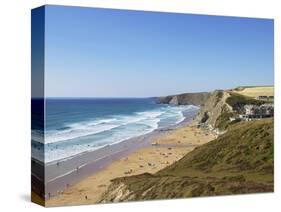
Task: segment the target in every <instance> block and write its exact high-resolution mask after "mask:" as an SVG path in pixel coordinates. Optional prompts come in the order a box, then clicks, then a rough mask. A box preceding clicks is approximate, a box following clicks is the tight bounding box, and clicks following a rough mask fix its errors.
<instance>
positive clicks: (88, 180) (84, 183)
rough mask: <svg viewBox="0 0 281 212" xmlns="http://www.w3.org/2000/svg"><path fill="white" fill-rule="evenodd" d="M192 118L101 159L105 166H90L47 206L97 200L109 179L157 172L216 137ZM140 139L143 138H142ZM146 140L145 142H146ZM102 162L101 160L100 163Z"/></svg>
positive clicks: (85, 202) (48, 201)
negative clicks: (78, 179)
mask: <svg viewBox="0 0 281 212" xmlns="http://www.w3.org/2000/svg"><path fill="white" fill-rule="evenodd" d="M193 118H194V116H193V117H192V118H191V119H187V118H186V119H185V120H184V121H183V122H181V123H180V124H178V126H176V127H173V129H169V130H165V131H164V130H163V131H160V132H155V133H154V135H153V136H151V135H149V136H147V138H145V139H143V140H142V141H143V142H141V143H142V145H135V144H136V143H138V142H136V140H134V142H136V143H134V145H135V147H136V148H134V149H130V151H126V150H125V151H124V152H122V153H121V154H117V157H114V156H113V157H111V158H110V159H107V160H106V163H104V164H103V163H102V167H98V168H97V167H96V169H94V170H93V168H94V167H90V166H89V167H88V171H89V170H91V172H90V173H88V176H87V177H84V179H81V180H80V181H79V182H76V183H74V184H73V185H69V186H68V187H67V189H65V190H64V191H62V192H59V193H58V195H56V196H52V197H51V198H50V199H49V198H47V200H46V206H49V207H51V206H60V205H77V204H93V203H97V202H98V201H99V200H100V199H99V198H100V196H101V195H102V193H103V192H104V191H105V190H106V188H107V187H108V185H109V184H110V180H112V179H114V178H117V177H122V176H130V175H135V174H141V173H145V172H149V173H155V172H157V171H159V170H161V169H163V168H165V167H167V166H169V165H171V164H172V163H174V162H176V161H177V160H179V159H181V158H182V157H183V156H184V155H186V154H187V153H188V152H190V151H192V150H193V149H194V148H195V147H197V146H199V145H202V144H204V143H207V142H209V141H211V140H212V139H214V135H213V134H211V133H210V132H207V131H204V130H202V129H200V128H197V126H196V124H194V122H193V121H192V120H193ZM140 141H141V140H140ZM143 144H145V145H143ZM100 164H101V163H100Z"/></svg>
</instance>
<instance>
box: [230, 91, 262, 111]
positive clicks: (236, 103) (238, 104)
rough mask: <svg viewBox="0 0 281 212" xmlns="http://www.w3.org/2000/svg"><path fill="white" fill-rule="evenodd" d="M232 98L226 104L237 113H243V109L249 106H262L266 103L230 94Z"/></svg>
mask: <svg viewBox="0 0 281 212" xmlns="http://www.w3.org/2000/svg"><path fill="white" fill-rule="evenodd" d="M229 94H230V97H228V98H227V99H226V103H227V104H229V105H230V106H231V107H232V108H233V109H234V110H236V111H237V112H241V111H242V110H243V107H244V106H245V105H247V104H251V105H262V104H264V103H266V102H265V101H261V100H257V99H254V98H251V97H247V96H243V95H240V94H237V93H234V92H229Z"/></svg>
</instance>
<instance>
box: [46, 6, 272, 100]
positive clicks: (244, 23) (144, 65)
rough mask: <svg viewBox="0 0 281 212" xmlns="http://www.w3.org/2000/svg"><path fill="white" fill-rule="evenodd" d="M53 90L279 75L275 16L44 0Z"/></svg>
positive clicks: (172, 89)
mask: <svg viewBox="0 0 281 212" xmlns="http://www.w3.org/2000/svg"><path fill="white" fill-rule="evenodd" d="M45 14H46V16H45V21H46V23H45V24H46V25H45V39H46V40H45V79H46V80H45V93H46V96H48V97H147V96H162V95H169V94H177V93H183V92H197V91H211V90H214V89H226V88H233V87H236V86H241V85H272V84H273V82H274V70H273V69H274V61H273V57H274V55H273V47H274V44H273V42H274V41H273V34H274V33H273V30H274V29H273V28H274V27H273V25H274V24H273V20H270V19H252V18H251V19H250V18H237V17H220V16H202V15H189V14H178V13H156V12H143V11H129V10H110V9H94V8H83V7H64V6H47V7H46V11H45Z"/></svg>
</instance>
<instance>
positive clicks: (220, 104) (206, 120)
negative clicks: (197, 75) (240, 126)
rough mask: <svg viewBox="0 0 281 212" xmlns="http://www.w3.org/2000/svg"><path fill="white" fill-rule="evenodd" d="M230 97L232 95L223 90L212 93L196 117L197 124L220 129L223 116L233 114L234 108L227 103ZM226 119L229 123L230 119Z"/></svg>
mask: <svg viewBox="0 0 281 212" xmlns="http://www.w3.org/2000/svg"><path fill="white" fill-rule="evenodd" d="M229 96H230V94H229V93H228V92H226V91H223V90H216V91H214V92H212V93H211V95H210V96H209V98H208V99H207V100H206V101H205V103H204V105H203V106H202V107H201V109H200V111H199V113H198V115H197V116H196V121H197V123H198V124H201V125H204V126H207V127H209V128H210V129H215V128H218V127H219V126H220V123H219V122H220V121H221V118H222V116H224V115H225V114H231V113H232V111H233V110H232V107H231V106H230V105H228V104H227V103H226V99H227V98H228V97H229ZM226 119H227V120H226V121H228V120H229V117H227V118H226Z"/></svg>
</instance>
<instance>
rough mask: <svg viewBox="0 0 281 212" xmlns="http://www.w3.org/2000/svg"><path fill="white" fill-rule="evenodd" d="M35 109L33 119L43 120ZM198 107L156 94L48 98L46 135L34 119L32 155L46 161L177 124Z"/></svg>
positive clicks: (70, 155) (46, 104)
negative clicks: (165, 100) (161, 100)
mask: <svg viewBox="0 0 281 212" xmlns="http://www.w3.org/2000/svg"><path fill="white" fill-rule="evenodd" d="M32 104H34V103H32ZM34 108H35V109H36V107H34ZM35 109H33V110H32V111H33V112H32V113H35V115H34V114H33V117H32V119H36V118H38V117H40V120H41V119H42V117H41V116H40V114H39V115H37V116H36V113H37V114H38V110H35ZM195 110H198V107H196V106H192V105H185V106H173V105H165V104H157V103H156V102H155V99H153V98H72V99H67V98H47V99H46V101H45V135H44V129H43V128H42V126H41V125H40V126H38V125H37V124H36V123H38V122H36V120H32V123H33V124H32V156H33V157H34V158H35V159H37V160H40V161H44V162H45V163H48V162H52V161H56V160H61V159H65V158H68V157H72V156H74V155H77V154H81V153H83V152H86V151H93V150H96V149H99V148H101V147H104V146H106V145H111V144H115V143H118V142H122V141H124V140H127V139H130V138H133V137H137V136H140V135H144V134H147V133H150V132H152V131H154V130H156V129H161V128H167V127H170V126H173V125H176V124H178V123H180V122H182V121H183V120H184V119H185V114H188V113H189V112H190V113H192V112H193V113H194V111H195ZM39 112H40V110H39ZM43 151H44V153H43Z"/></svg>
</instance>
